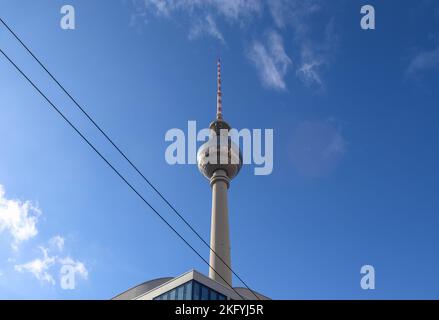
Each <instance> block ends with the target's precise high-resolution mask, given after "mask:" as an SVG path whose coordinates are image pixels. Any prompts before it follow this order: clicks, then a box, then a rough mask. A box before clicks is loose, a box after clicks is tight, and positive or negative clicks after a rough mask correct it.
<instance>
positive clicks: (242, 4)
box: [133, 0, 337, 91]
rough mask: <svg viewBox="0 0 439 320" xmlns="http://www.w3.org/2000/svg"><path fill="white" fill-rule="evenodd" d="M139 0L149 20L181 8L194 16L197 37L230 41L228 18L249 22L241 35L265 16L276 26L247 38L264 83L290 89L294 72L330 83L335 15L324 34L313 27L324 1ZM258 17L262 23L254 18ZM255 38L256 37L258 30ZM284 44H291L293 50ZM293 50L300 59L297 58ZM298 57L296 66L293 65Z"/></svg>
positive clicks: (313, 82)
mask: <svg viewBox="0 0 439 320" xmlns="http://www.w3.org/2000/svg"><path fill="white" fill-rule="evenodd" d="M133 1H134V3H135V7H136V10H135V12H136V13H135V15H136V14H138V15H139V17H141V19H142V20H147V18H146V17H148V16H149V17H165V18H169V19H171V18H173V17H177V15H176V14H175V13H177V12H178V13H183V14H184V15H185V16H186V17H189V18H190V19H189V20H190V27H189V32H188V38H189V39H191V40H193V39H198V38H201V37H202V36H209V37H212V38H214V39H216V40H218V41H220V42H221V43H222V44H226V40H225V36H224V33H223V32H222V31H221V28H220V26H221V25H222V23H224V22H226V23H227V22H228V23H229V26H232V27H235V26H238V27H242V26H243V25H245V26H246V27H247V26H248V27H249V28H240V31H242V35H241V36H243V37H246V35H247V34H248V33H247V31H248V30H253V29H255V28H256V29H259V26H258V25H259V24H260V22H261V20H262V19H264V21H263V23H264V24H265V23H267V22H268V24H269V26H268V27H267V28H265V29H266V30H271V31H269V32H265V33H261V32H258V33H257V34H258V37H260V38H256V39H255V40H254V41H250V42H249V41H248V39H244V43H249V45H248V46H247V47H246V48H245V51H246V54H247V57H248V58H249V59H250V60H251V61H252V63H253V65H254V66H255V67H256V70H257V73H258V75H259V77H260V79H261V82H262V84H263V85H264V86H265V87H267V88H270V89H275V90H280V91H283V90H286V89H287V84H286V81H285V78H286V76H287V75H288V74H289V73H290V72H291V73H293V74H295V75H296V76H297V77H298V78H299V79H300V80H301V81H302V82H303V83H304V84H305V85H307V86H309V87H311V86H313V87H317V88H319V89H321V88H324V87H325V83H324V77H323V76H322V74H323V70H324V69H325V68H326V67H328V66H329V65H330V61H331V56H332V54H333V52H334V48H335V43H336V41H335V40H337V37H336V35H335V32H334V21H333V19H330V21H329V23H328V24H327V28H326V31H325V32H323V34H322V33H321V31H320V30H321V28H313V27H314V24H313V22H315V21H316V20H318V19H314V20H313V18H315V17H317V14H320V13H321V12H322V11H323V10H322V8H323V3H324V2H323V0H271V1H262V0H179V1H177V0H133ZM267 16H268V19H266V18H267ZM179 17H181V15H179ZM256 20H257V23H256V22H255V23H252V22H254V21H256ZM318 24H319V25H320V24H321V20H320V21H319V22H318ZM253 27H254V28H253ZM260 34H262V36H259V35H260ZM267 34H268V36H267ZM251 37H253V38H254V35H252V36H251ZM316 39H318V40H316ZM284 43H285V44H288V47H289V48H290V50H289V51H288V52H287V50H286V49H285V47H284ZM290 44H291V45H290ZM293 55H294V57H295V58H294V59H292V58H291V57H292V56H293ZM296 55H297V56H296ZM292 60H294V62H295V67H296V68H293V67H292Z"/></svg>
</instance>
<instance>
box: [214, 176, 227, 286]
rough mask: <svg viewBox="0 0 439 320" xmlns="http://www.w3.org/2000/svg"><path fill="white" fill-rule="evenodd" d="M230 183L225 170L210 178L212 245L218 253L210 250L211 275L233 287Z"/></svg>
mask: <svg viewBox="0 0 439 320" xmlns="http://www.w3.org/2000/svg"><path fill="white" fill-rule="evenodd" d="M229 184H230V179H229V178H228V177H227V173H226V172H225V171H224V170H216V171H215V172H214V174H213V176H212V178H211V179H210V185H211V187H212V221H211V228H210V247H211V248H212V249H213V250H214V251H215V253H216V254H215V253H214V252H213V251H212V250H210V268H209V277H210V278H211V279H214V280H216V281H218V282H220V283H222V284H224V285H226V286H230V287H231V286H232V272H231V270H230V268H229V267H230V266H231V261H230V260H231V259H230V232H229V210H228V201H227V192H228V188H229ZM220 258H221V259H222V261H221V259H220ZM223 261H224V262H223ZM224 263H226V264H227V265H226V264H224ZM227 266H229V267H227ZM215 271H216V272H215Z"/></svg>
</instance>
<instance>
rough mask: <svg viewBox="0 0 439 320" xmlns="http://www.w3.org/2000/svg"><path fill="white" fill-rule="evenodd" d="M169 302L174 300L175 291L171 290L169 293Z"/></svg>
mask: <svg viewBox="0 0 439 320" xmlns="http://www.w3.org/2000/svg"><path fill="white" fill-rule="evenodd" d="M169 300H175V289H172V290H171V292H170V293H169Z"/></svg>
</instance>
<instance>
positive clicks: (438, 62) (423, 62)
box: [406, 47, 439, 76]
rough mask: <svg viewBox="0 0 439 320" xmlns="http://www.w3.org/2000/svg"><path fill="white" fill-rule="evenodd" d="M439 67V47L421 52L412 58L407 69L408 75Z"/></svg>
mask: <svg viewBox="0 0 439 320" xmlns="http://www.w3.org/2000/svg"><path fill="white" fill-rule="evenodd" d="M438 69H439V47H437V48H436V49H433V50H427V51H422V52H419V53H418V54H417V55H415V56H414V57H413V58H412V59H411V60H410V63H409V65H408V67H407V69H406V74H407V75H408V76H417V75H419V74H420V73H423V72H428V71H432V70H438Z"/></svg>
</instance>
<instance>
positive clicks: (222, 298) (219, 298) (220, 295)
mask: <svg viewBox="0 0 439 320" xmlns="http://www.w3.org/2000/svg"><path fill="white" fill-rule="evenodd" d="M218 300H226V296H225V295H223V294H221V293H218Z"/></svg>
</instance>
